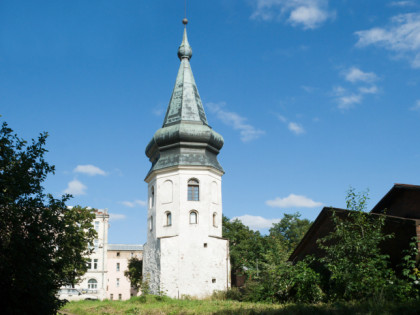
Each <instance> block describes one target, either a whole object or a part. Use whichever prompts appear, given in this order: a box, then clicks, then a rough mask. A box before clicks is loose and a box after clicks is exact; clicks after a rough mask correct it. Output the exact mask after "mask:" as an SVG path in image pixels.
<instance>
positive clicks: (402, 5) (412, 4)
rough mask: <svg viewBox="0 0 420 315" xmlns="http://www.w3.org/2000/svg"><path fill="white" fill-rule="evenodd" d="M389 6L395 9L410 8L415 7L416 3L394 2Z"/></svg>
mask: <svg viewBox="0 0 420 315" xmlns="http://www.w3.org/2000/svg"><path fill="white" fill-rule="evenodd" d="M389 5H390V6H393V7H410V6H415V5H416V3H415V2H414V1H392V2H390V3H389Z"/></svg>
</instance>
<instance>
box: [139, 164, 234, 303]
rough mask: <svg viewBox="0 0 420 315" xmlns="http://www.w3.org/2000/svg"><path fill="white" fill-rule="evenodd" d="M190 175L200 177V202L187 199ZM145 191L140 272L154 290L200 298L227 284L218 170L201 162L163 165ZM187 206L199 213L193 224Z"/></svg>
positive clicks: (225, 241) (198, 178) (225, 249)
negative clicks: (145, 219)
mask: <svg viewBox="0 0 420 315" xmlns="http://www.w3.org/2000/svg"><path fill="white" fill-rule="evenodd" d="M190 179H196V180H198V182H199V201H189V200H188V181H189V180H190ZM148 191H149V210H148V238H147V244H146V245H145V269H144V276H145V277H146V278H148V280H149V284H150V288H151V291H152V293H155V294H157V293H159V291H162V292H164V293H165V294H167V295H168V296H171V297H174V298H178V297H182V296H184V295H190V296H196V297H204V296H207V295H210V294H211V293H212V292H213V291H214V290H226V289H227V288H228V287H230V279H229V273H230V265H229V251H228V241H227V240H224V239H222V238H221V237H222V194H221V173H220V172H218V171H216V170H214V169H211V168H203V167H199V166H196V167H176V168H174V169H171V170H170V169H167V170H166V171H163V172H159V173H157V174H156V175H155V176H153V177H149V180H148ZM153 199H154V200H153ZM191 211H196V213H197V214H198V217H197V219H198V222H197V223H196V224H194V223H191V222H190V212H191ZM169 212H170V213H171V222H170V223H171V224H170V225H168V218H167V214H168V213H169ZM214 215H215V218H213V216H214Z"/></svg>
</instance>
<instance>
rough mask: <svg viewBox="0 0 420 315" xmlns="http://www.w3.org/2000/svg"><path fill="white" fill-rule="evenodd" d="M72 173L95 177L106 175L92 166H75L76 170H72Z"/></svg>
mask: <svg viewBox="0 0 420 315" xmlns="http://www.w3.org/2000/svg"><path fill="white" fill-rule="evenodd" d="M73 172H75V173H82V174H87V175H89V176H95V175H102V176H105V175H106V172H105V171H103V170H101V169H100V168H99V167H97V166H95V165H92V164H87V165H77V166H76V168H75V169H74V170H73Z"/></svg>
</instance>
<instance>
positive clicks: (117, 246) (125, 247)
mask: <svg viewBox="0 0 420 315" xmlns="http://www.w3.org/2000/svg"><path fill="white" fill-rule="evenodd" d="M108 250H120V251H125V250H126V251H134V250H143V245H137V244H108Z"/></svg>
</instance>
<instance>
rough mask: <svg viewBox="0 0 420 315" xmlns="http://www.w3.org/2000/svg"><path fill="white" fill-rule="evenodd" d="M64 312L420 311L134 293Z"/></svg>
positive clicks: (414, 306) (418, 309)
mask: <svg viewBox="0 0 420 315" xmlns="http://www.w3.org/2000/svg"><path fill="white" fill-rule="evenodd" d="M60 313H62V314H79V315H82V314H147V315H149V314H150V315H158V314H159V315H160V314H173V315H175V314H216V315H225V314H226V315H227V314H232V315H233V314H235V315H236V314H240V315H241V314H268V315H270V314H297V315H299V314H303V315H306V314H308V315H309V314H311V315H312V314H349V315H350V314H378V315H379V314H381V315H382V314H398V315H403V314H420V303H418V302H417V303H405V304H395V303H394V304H382V303H377V302H374V301H372V302H369V303H364V304H355V303H336V304H316V305H303V304H300V305H299V304H264V303H247V302H236V301H222V300H216V301H215V300H201V301H200V300H173V299H170V298H166V297H163V298H162V297H156V296H148V297H147V299H144V298H142V297H135V298H132V299H130V300H128V301H109V300H105V301H79V302H70V303H68V304H66V305H65V306H64V307H63V308H62V309H61V311H60Z"/></svg>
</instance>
